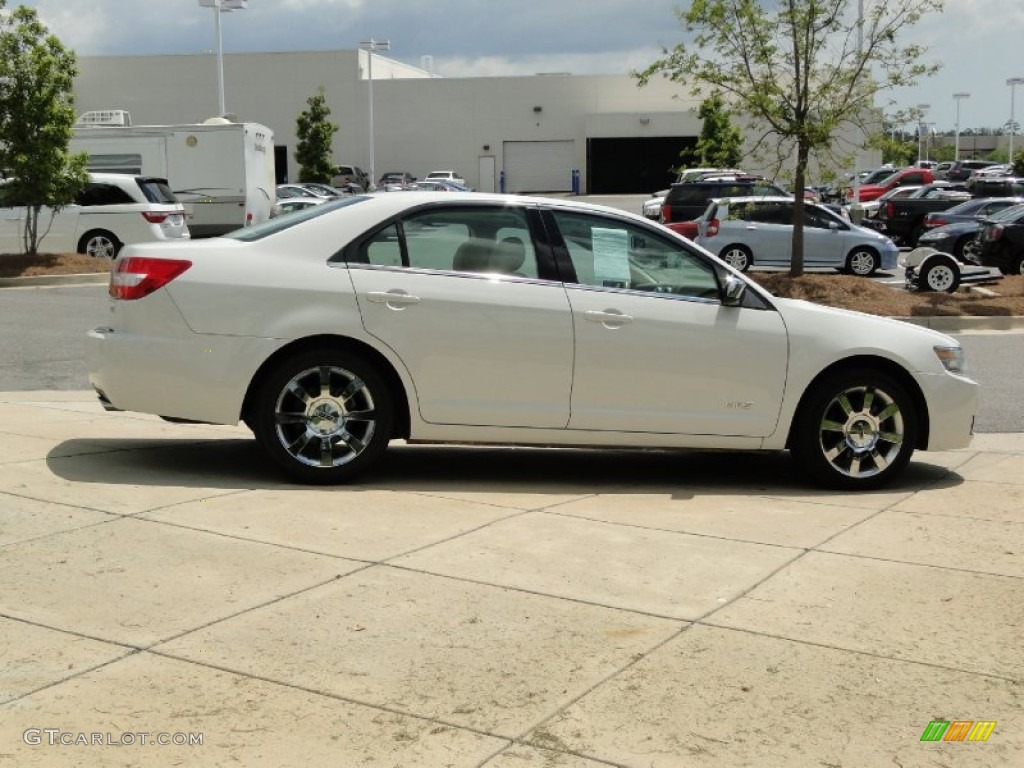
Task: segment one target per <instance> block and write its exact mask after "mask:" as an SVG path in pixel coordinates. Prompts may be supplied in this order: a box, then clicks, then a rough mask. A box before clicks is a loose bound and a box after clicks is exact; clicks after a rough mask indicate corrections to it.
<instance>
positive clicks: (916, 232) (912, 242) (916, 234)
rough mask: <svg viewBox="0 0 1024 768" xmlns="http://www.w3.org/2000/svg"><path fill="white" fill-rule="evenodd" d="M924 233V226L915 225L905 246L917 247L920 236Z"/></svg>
mask: <svg viewBox="0 0 1024 768" xmlns="http://www.w3.org/2000/svg"><path fill="white" fill-rule="evenodd" d="M924 232H925V228H924V224H917V225H915V227H914V228H913V229H912V230H911V232H910V237H909V238H908V242H907V245H909V246H910V247H911V248H916V247H917V241H918V240H920V239H921V235H923V234H924Z"/></svg>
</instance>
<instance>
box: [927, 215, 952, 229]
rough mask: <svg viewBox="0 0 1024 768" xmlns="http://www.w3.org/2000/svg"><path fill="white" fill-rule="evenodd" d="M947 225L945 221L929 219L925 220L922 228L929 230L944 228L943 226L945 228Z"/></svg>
mask: <svg viewBox="0 0 1024 768" xmlns="http://www.w3.org/2000/svg"><path fill="white" fill-rule="evenodd" d="M947 224H949V222H948V221H946V220H945V219H939V218H935V219H931V218H926V219H925V220H924V226H925V228H927V229H931V228H932V227H944V226H946V225H947Z"/></svg>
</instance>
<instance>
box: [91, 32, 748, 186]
mask: <svg viewBox="0 0 1024 768" xmlns="http://www.w3.org/2000/svg"><path fill="white" fill-rule="evenodd" d="M368 55H369V54H368V53H367V52H366V51H363V50H355V51H318V52H285V53H245V54H225V55H224V83H225V89H224V90H225V103H226V107H227V111H228V112H229V113H230V114H231V115H234V116H235V117H234V118H233V119H237V120H239V121H242V122H256V123H262V124H264V125H266V126H268V127H269V128H270V129H271V130H272V131H273V132H274V143H275V159H276V166H277V178H278V181H279V182H283V181H286V180H297V179H298V171H299V167H298V164H297V163H296V161H295V157H294V150H295V145H296V137H295V128H296V118H297V117H298V115H299V113H300V112H302V111H303V110H304V109H306V108H307V99H308V98H309V97H310V96H312V95H313V94H315V93H316V91H317V89H318V88H319V87H320V86H321V85H322V86H323V87H324V91H325V95H326V99H327V105H328V106H329V107H330V110H331V120H333V121H334V122H336V123H337V124H338V126H339V131H338V132H337V133H336V134H335V136H334V145H333V148H334V161H335V163H336V164H339V165H340V164H349V165H358V166H361V167H362V168H364V169H365V170H367V172H369V170H370V168H371V167H373V169H374V170H375V172H376V175H377V177H379V176H380V175H381V174H382V173H383V172H385V171H407V172H409V173H411V174H413V175H414V176H417V177H420V178H422V177H423V176H424V175H426V173H428V172H429V171H432V170H439V169H454V170H456V171H458V172H459V173H461V174H462V175H463V177H464V178H465V179H466V181H467V183H468V184H469V185H470V186H472V187H474V188H475V189H478V190H483V191H502V190H504V191H507V192H569V191H572V189H573V176H574V173H578V179H579V181H578V190H579V191H580V192H582V193H590V194H618V193H646V192H651V191H653V190H655V189H658V188H662V187H665V186H667V184H668V182H669V181H670V180H671V171H670V168H672V167H673V166H677V165H679V153H680V151H681V150H683V149H684V148H686V147H688V146H693V145H694V144H695V143H696V140H697V137H698V135H699V134H700V129H701V121H700V119H699V118H698V117H697V108H698V106H699V103H698V101H697V100H694V99H692V98H690V97H688V96H685V94H684V89H682V88H681V87H680V86H679V85H678V84H674V83H671V82H669V81H667V80H664V79H662V78H656V79H654V80H652V81H651V82H650V83H649V84H648V85H647V86H646V87H644V88H640V87H638V84H637V81H636V79H635V78H633V77H631V76H629V75H569V74H560V73H559V74H541V75H534V76H525V77H481V78H450V79H449V78H440V77H434V76H432V75H431V74H430V73H429V72H427V71H426V70H423V69H419V68H416V67H412V66H409V65H407V64H403V63H401V62H398V61H395V60H393V59H389V58H386V57H383V56H381V55H380V54H374V56H373V64H372V72H373V126H374V130H373V141H372V142H371V140H370V121H369V119H368V118H369V97H370V94H369V88H368V79H367V74H368V71H369V69H370V67H369V66H368V63H369V61H368ZM216 83H217V73H216V59H215V57H213V56H210V55H179V56H102V57H82V58H81V59H80V60H79V75H78V77H77V79H76V81H75V99H76V102H75V104H76V109H77V110H78V111H79V112H86V111H92V110H108V109H123V110H127V111H128V112H129V113H130V114H131V118H132V121H133V123H134V124H136V125H157V124H182V123H199V122H202V121H203V120H205V119H207V118H209V117H212V116H216V113H217V111H218V96H217V85H216ZM747 138H748V142H750V141H751V137H747ZM371 145H372V147H373V155H374V158H373V162H371V158H370V151H371ZM745 167H747V168H748V170H751V171H759V170H761V171H764V170H766V169H763V168H758V167H757V164H756V163H754V162H749V163H747V164H746V166H745Z"/></svg>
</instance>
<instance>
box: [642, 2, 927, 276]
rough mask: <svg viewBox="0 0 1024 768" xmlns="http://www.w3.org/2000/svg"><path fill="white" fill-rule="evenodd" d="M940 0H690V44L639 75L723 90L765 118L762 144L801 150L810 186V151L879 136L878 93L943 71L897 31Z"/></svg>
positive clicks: (798, 242) (800, 180)
mask: <svg viewBox="0 0 1024 768" xmlns="http://www.w3.org/2000/svg"><path fill="white" fill-rule="evenodd" d="M942 6H943V0H888V1H887V2H882V1H881V0H877V1H875V0H868V1H867V8H866V9H865V13H864V17H863V19H862V20H859V19H858V13H857V3H856V0H691V2H690V8H689V10H681V11H679V13H678V15H679V19H680V21H681V22H682V25H683V27H684V29H685V31H686V33H687V36H688V38H689V42H687V43H680V44H679V45H677V46H676V47H675V48H673V49H672V50H665V51H664V57H663V58H661V59H659V60H657V61H655V62H654V63H652V64H651V65H650V66H649V67H648V68H647V69H646V70H644V71H643V72H641V73H639V75H638V77H639V78H640V83H641V84H644V83H646V82H648V81H649V79H650V78H651V77H654V76H656V75H662V76H665V77H668V78H670V79H671V80H672V81H674V82H677V83H681V84H683V85H686V86H687V87H689V88H690V90H691V93H693V95H697V96H700V95H702V94H704V93H707V92H711V93H721V94H723V96H724V97H725V99H726V100H727V102H728V104H729V107H730V108H731V109H733V110H734V111H736V112H739V113H741V114H743V115H745V116H747V117H749V118H750V119H751V120H753V121H754V122H755V124H758V125H763V126H764V132H763V134H762V135H761V136H760V137H758V139H757V142H756V145H755V146H757V147H761V146H762V145H769V144H772V143H774V145H775V149H776V151H777V153H778V156H779V157H780V158H781V157H789V156H793V157H795V168H794V172H793V176H794V178H793V182H794V187H795V188H796V189H798V190H800V189H803V188H804V186H805V184H806V177H807V167H808V162H809V160H810V158H811V157H812V155H819V154H828V153H830V152H832V151H833V150H832V147H833V146H834V145H835V144H836V138H837V136H838V134H839V133H840V132H841V131H842V130H843V129H844V128H849V127H854V128H855V129H856V130H858V131H859V132H860V133H861V135H862V136H868V135H870V134H871V133H873V131H872V130H870V126H869V125H868V124H867V123H868V122H869V121H870V120H872V119H874V117H875V115H876V111H875V99H876V96H877V95H878V94H879V92H881V91H885V90H889V89H893V88H897V87H905V86H909V85H913V84H914V83H916V82H917V81H918V79H919V78H921V77H922V76H924V75H928V74H931V73H933V72H934V71H936V70H937V68H938V67H937V65H934V66H929V65H926V64H924V63H922V62H921V57H922V55H923V54H924V48H922V47H921V46H919V45H914V44H908V45H901V44H899V43H898V42H897V40H898V38H899V37H900V35H901V34H902V33H903V32H905V31H906V30H907V29H908V28H910V27H911V26H913V25H914V24H915V23H917V22H918V21H919V20H920V19H921V17H922V16H923V15H924V14H925V13H928V12H931V11H940V10H941V9H942ZM803 206H804V201H803V196H802V195H796V204H795V205H794V206H793V207H794V218H793V223H794V227H793V248H792V268H791V274H793V275H794V276H796V275H800V274H802V273H803V241H804V232H803Z"/></svg>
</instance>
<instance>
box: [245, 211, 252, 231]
mask: <svg viewBox="0 0 1024 768" xmlns="http://www.w3.org/2000/svg"><path fill="white" fill-rule="evenodd" d="M245 226H247V227H251V226H252V211H246V212H245Z"/></svg>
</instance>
